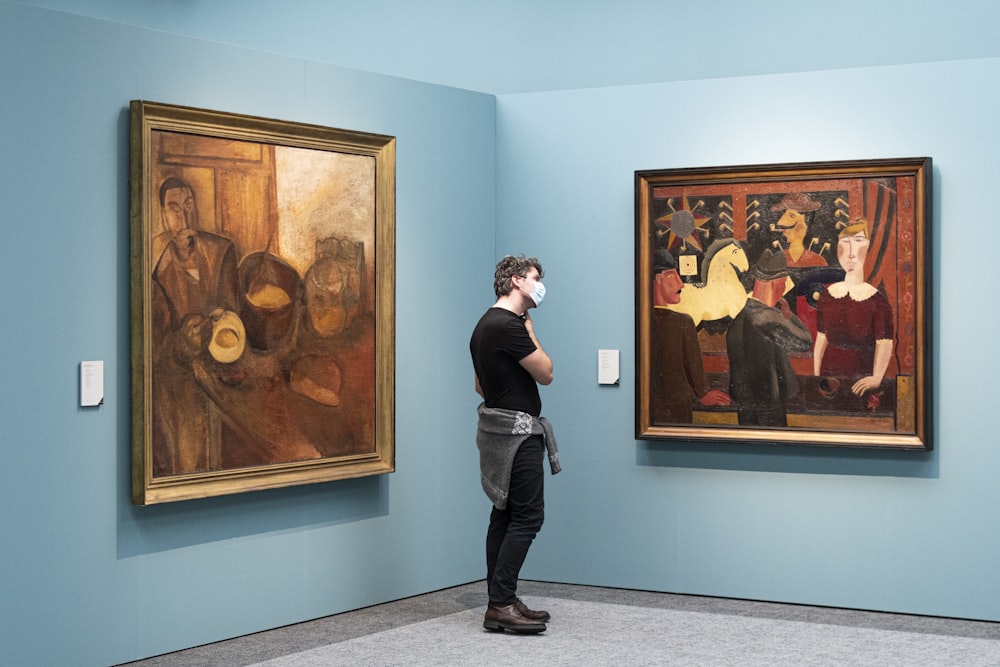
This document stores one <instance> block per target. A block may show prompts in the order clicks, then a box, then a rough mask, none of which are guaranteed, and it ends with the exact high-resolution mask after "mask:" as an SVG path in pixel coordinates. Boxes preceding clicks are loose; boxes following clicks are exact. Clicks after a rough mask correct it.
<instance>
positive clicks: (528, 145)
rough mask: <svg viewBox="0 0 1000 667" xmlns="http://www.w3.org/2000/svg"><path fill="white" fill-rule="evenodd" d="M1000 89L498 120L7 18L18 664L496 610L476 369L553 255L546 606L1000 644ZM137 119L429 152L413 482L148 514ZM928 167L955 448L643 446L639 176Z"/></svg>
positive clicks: (102, 33)
mask: <svg viewBox="0 0 1000 667" xmlns="http://www.w3.org/2000/svg"><path fill="white" fill-rule="evenodd" d="M400 57H405V54H401V55H400ZM998 80H1000V60H996V59H982V60H970V61H959V62H950V63H941V64H929V65H926V64H925V65H912V66H896V67H883V68H874V69H858V70H844V71H826V72H820V73H812V74H791V75H773V76H761V77H748V78H738V79H715V80H708V81H701V82H688V83H674V84H662V85H649V86H635V87H623V88H606V89H594V90H580V91H571V92H554V93H537V94H525V95H506V96H501V97H499V98H494V97H491V96H487V95H481V94H476V93H470V92H466V91H462V90H458V89H454V88H443V87H436V86H430V85H425V84H419V83H415V82H412V81H406V80H402V79H393V78H389V77H384V76H378V75H373V74H366V73H360V72H357V71H352V70H346V69H341V68H337V67H332V66H327V65H320V64H317V63H315V62H311V61H307V60H302V59H296V58H286V57H282V56H276V55H268V54H264V53H261V52H257V51H250V50H246V49H241V48H235V47H229V46H223V45H221V44H218V43H213V42H208V41H201V40H196V39H189V38H185V37H180V36H177V35H171V34H168V33H163V32H156V31H152V30H145V29H141V28H137V27H127V26H123V25H116V24H112V23H107V22H102V21H97V20H92V19H86V18H79V17H73V16H69V15H66V14H61V13H56V12H50V11H47V10H41V9H35V8H27V7H23V6H19V5H15V4H12V3H9V2H5V1H4V0H0V85H2V87H3V90H4V93H3V95H0V119H2V120H3V123H4V130H3V132H0V151H2V155H3V156H4V160H3V161H2V166H0V169H2V172H0V173H2V177H0V182H2V183H3V185H2V193H3V202H4V206H3V208H2V210H3V214H2V229H3V232H4V236H3V242H2V243H0V267H2V269H0V275H2V276H3V278H4V282H5V284H6V285H7V288H5V289H4V290H3V291H0V304H2V306H3V308H2V312H3V319H2V320H0V322H2V324H0V331H2V345H3V348H2V349H3V352H2V353H0V360H2V369H3V377H4V380H5V382H4V388H3V390H2V391H3V393H2V396H0V398H2V400H0V420H2V423H3V424H4V432H3V436H2V440H0V442H2V444H3V450H4V464H3V466H0V507H2V508H3V510H2V513H0V530H2V532H3V535H4V539H3V558H2V562H3V567H2V575H0V600H3V604H2V605H0V646H2V647H3V649H0V650H2V651H3V660H2V661H3V662H4V663H5V664H6V663H8V662H9V663H10V664H18V665H32V664H39V665H42V664H44V665H49V664H83V665H106V664H111V663H117V662H121V661H125V660H130V659H135V658H140V657H145V656H149V655H153V654H157V653H162V652H166V651H172V650H175V649H179V648H184V647H187V646H192V645H196V644H200V643H204V642H209V641H214V640H217V639H221V638H225V637H229V636H234V635H239V634H244V633H248V632H253V631H256V630H260V629H264V628H269V627H274V626H278V625H282V624H286V623H292V622H295V621H298V620H302V619H307V618H314V617H318V616H322V615H326V614H330V613H335V612H338V611H342V610H346V609H352V608H357V607H361V606H365V605H368V604H373V603H377V602H381V601H385V600H390V599H395V598H399V597H404V596H407V595H412V594H417V593H421V592H425V591H428V590H433V589H436V588H441V587H445V586H450V585H453V584H458V583H464V582H467V581H472V580H475V579H478V578H480V577H481V576H482V566H481V551H482V547H481V536H482V532H483V528H484V526H483V522H484V520H485V516H486V513H487V511H488V503H487V502H486V501H485V498H484V496H483V495H482V493H481V491H480V489H479V485H478V480H477V474H476V458H475V456H476V455H475V450H474V448H473V447H472V446H471V434H472V430H473V429H474V418H473V408H474V405H475V402H476V401H475V395H474V394H473V393H472V391H471V369H470V365H469V363H468V359H467V353H466V349H467V340H468V334H469V331H470V329H471V326H472V324H473V322H474V321H475V319H476V318H477V317H478V315H479V313H480V312H481V311H482V309H483V308H485V306H487V305H488V304H489V303H490V301H491V298H492V294H491V285H490V279H489V273H490V271H491V270H492V266H493V262H494V260H495V258H496V256H497V255H500V254H503V253H506V252H521V251H524V252H529V253H532V254H537V255H538V256H539V257H540V258H541V259H542V260H543V262H544V264H545V268H546V270H547V273H548V276H547V278H546V285H547V286H548V288H549V291H550V294H549V296H547V298H546V302H545V304H544V305H543V306H542V308H540V309H539V310H538V311H537V317H536V319H537V322H538V329H539V334H540V336H541V339H542V342H543V343H544V344H545V346H546V349H547V350H548V351H549V352H550V354H551V355H552V356H553V357H554V359H555V363H556V381H555V383H554V384H553V385H551V386H550V387H547V388H545V389H543V400H544V401H545V411H546V413H547V414H548V415H549V416H550V417H551V418H552V419H553V420H554V422H555V424H556V428H557V432H558V434H559V436H560V445H561V450H562V458H563V461H564V468H565V470H564V472H563V473H562V474H560V475H559V476H558V477H555V478H547V480H546V481H547V484H548V496H549V498H548V500H549V502H548V508H547V509H548V512H547V513H548V522H547V524H546V527H545V529H544V530H543V531H542V534H541V535H540V536H539V539H538V542H537V544H536V547H535V548H534V549H533V551H532V554H531V558H530V559H529V561H528V564H527V567H526V569H525V571H524V573H523V574H524V576H525V577H528V578H535V579H543V580H552V581H564V582H576V583H584V584H596V585H612V586H626V587H635V588H642V589H651V590H667V591H678V592H690V593H700V594H710V595H723V596H734V597H748V598H759V599H767V600H786V601H793V602H804V603H812V604H829V605H840V606H847V607H862V608H871V609H884V610H890V611H904V612H912V613H926V614H934V615H948V616H964V617H971V618H980V619H987V620H1000V575H998V574H997V571H996V567H995V564H994V560H995V559H994V557H993V555H994V554H995V553H996V552H997V551H998V547H1000V544H998V541H1000V537H998V536H1000V530H998V528H1000V526H998V525H997V524H998V522H1000V518H998V517H997V513H996V512H995V511H994V509H993V508H994V506H995V504H996V495H997V494H996V491H995V490H994V488H995V484H994V479H995V474H994V471H995V470H997V469H998V468H1000V465H998V464H1000V451H998V450H997V447H996V444H995V443H996V441H997V439H996V437H995V436H994V435H993V434H992V433H990V424H991V422H990V421H989V416H990V415H991V410H992V409H993V403H994V402H995V401H994V400H993V398H992V393H991V388H992V386H993V384H994V378H996V377H997V376H998V375H1000V373H998V371H1000V369H998V364H997V361H996V357H995V355H993V354H992V346H991V343H992V340H991V338H992V336H991V332H993V331H995V330H996V329H997V314H996V311H995V309H991V306H993V305H994V304H995V302H996V297H995V294H993V290H992V286H993V284H994V282H995V281H994V277H993V275H992V273H993V272H992V269H993V265H994V263H995V262H994V261H993V258H992V257H991V248H992V246H991V244H990V241H992V240H993V234H992V231H991V230H992V219H993V217H994V216H993V215H992V213H991V209H992V205H993V204H992V201H991V197H992V195H993V193H994V191H995V181H996V179H997V171H998V170H997V169H996V167H995V156H996V154H997V153H998V150H997V149H998V139H1000V137H998V133H1000V130H998V129H997V127H996V123H995V119H994V118H993V115H994V114H993V110H994V109H995V108H996V106H997V102H998V99H997V98H998V92H997V89H996V81H998ZM137 98H142V99H149V100H155V101H161V102H169V103H175V104H186V105H190V106H197V107H204V108H214V109H221V110H228V111H234V112H239V113H246V114H254V115H260V116H267V117H272V118H283V119H289V120H295V121H303V122H311V123H318V124H323V125H330V126H337V127H346V128H350V129H355V130H364V131H370V132H379V133H385V134H392V135H395V136H396V137H397V142H398V143H397V168H398V169H397V184H398V185H397V212H398V217H397V255H398V262H397V331H398V334H399V335H398V338H397V384H396V394H397V403H396V408H397V413H396V432H397V448H398V455H397V464H398V468H399V472H397V473H394V474H392V475H389V476H383V477H379V478H372V479H363V480H351V481H343V482H336V483H330V484H321V485H315V486H309V487H300V488H295V489H283V490H275V491H268V492H260V493H254V494H242V495H239V496H232V497H227V498H215V499H208V500H200V501H188V502H183V503H176V504H170V505H166V506H157V507H147V508H133V507H132V506H131V505H130V504H129V502H128V469H129V454H128V446H129V376H128V331H129V315H128V275H129V267H128V185H127V184H128V152H127V129H128V118H127V105H128V101H129V100H130V99H137ZM494 132H495V133H496V135H495V136H494ZM920 155H929V156H932V157H933V158H934V164H935V170H934V176H935V189H934V198H935V205H934V210H933V220H934V238H935V245H934V251H933V263H934V266H935V268H936V270H935V277H934V282H933V289H932V291H931V297H932V302H933V306H934V314H935V317H934V336H935V339H934V349H933V353H934V358H935V373H936V379H937V381H936V387H935V397H936V399H935V406H936V425H935V433H934V435H935V441H936V446H937V449H936V450H935V451H934V452H932V453H930V454H913V453H909V454H907V453H892V454H889V453H872V452H855V451H846V450H830V449H794V448H787V447H779V448H766V447H758V446H739V445H727V446H719V447H710V446H705V445H673V446H671V445H665V444H657V443H642V442H638V443H637V442H636V441H635V440H634V439H633V436H632V428H633V397H634V392H633V382H634V376H633V373H632V363H631V361H632V358H633V354H634V349H633V336H634V331H633V324H632V318H633V284H632V279H633V277H632V257H633V245H632V244H633V225H634V206H633V172H634V170H636V169H655V168H669V167H688V166H700V165H726V164H741V163H744V164H745V163H762V162H785V161H812V160H834V159H859V158H878V157H903V156H920ZM604 347H610V348H619V349H620V350H621V351H622V371H623V374H622V385H621V386H620V387H598V386H597V384H596V363H597V362H596V350H597V349H598V348H604ZM84 359H103V360H104V361H105V364H106V386H107V392H106V395H107V398H106V402H105V405H104V406H103V407H101V408H99V409H96V410H95V409H87V410H84V409H80V408H78V407H76V406H77V404H78V394H77V391H78V390H77V386H78V364H79V362H80V361H81V360H84Z"/></svg>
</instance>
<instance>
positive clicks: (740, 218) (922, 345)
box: [635, 157, 932, 450]
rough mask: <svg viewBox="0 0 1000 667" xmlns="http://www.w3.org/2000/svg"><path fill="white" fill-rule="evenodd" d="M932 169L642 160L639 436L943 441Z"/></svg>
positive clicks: (881, 163) (900, 163)
mask: <svg viewBox="0 0 1000 667" xmlns="http://www.w3.org/2000/svg"><path fill="white" fill-rule="evenodd" d="M931 178H932V177H931V160H930V158H925V157H920V158H903V159H879V160H858V161H842V162H814V163H801V164H773V165H753V166H737V167H709V168H704V169H697V168H688V169H663V170H651V171H637V172H636V173H635V201H636V259H635V271H636V273H635V281H636V290H635V293H636V318H635V325H636V385H637V386H636V411H635V412H636V429H635V430H636V433H635V435H636V438H638V439H650V440H661V439H662V440H684V441H688V442H691V441H714V442H719V441H722V442H745V443H755V442H756V443H774V444H804V445H830V446H845V447H875V448H889V449H904V450H928V449H930V448H931V440H930V421H931V400H930V391H931V369H930V363H929V351H930V340H929V338H930V329H931V327H930V322H931V319H930V313H929V306H928V285H929V284H930V281H929V277H930V271H931V267H930V255H929V245H930V213H931V205H930V199H931Z"/></svg>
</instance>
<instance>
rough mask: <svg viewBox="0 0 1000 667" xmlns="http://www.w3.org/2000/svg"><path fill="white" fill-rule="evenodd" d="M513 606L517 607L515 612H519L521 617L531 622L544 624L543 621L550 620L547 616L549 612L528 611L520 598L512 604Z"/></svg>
mask: <svg viewBox="0 0 1000 667" xmlns="http://www.w3.org/2000/svg"><path fill="white" fill-rule="evenodd" d="M514 606H515V607H517V610H518V611H519V612H521V616H524V617H525V618H527V619H528V620H531V621H541V622H543V623H544V622H545V621H547V620H549V619H550V618H552V616H551V615H549V612H547V611H542V610H538V611H535V610H534V609H528V605H526V604H524V602H523V601H522V600H521V598H518V599H517V602H515V603H514Z"/></svg>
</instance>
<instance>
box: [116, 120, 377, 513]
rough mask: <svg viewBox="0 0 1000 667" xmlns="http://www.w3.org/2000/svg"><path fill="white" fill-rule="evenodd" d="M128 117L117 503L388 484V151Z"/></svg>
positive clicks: (357, 139)
mask: <svg viewBox="0 0 1000 667" xmlns="http://www.w3.org/2000/svg"><path fill="white" fill-rule="evenodd" d="M130 115H131V128H130V131H131V136H130V144H131V152H130V161H131V165H130V166H131V184H130V188H131V308H132V315H131V329H132V333H131V341H132V502H133V503H134V504H137V505H147V504H153V503H162V502H170V501H178V500H186V499H192V498H200V497H206V496H216V495H223V494H230V493H239V492H245V491H254V490H260V489H267V488H275V487H280V486H289V485H296V484H308V483H315V482H322V481H328V480H335V479H343V478H350V477H361V476H367V475H377V474H383V473H388V472H392V471H393V470H394V469H395V445H394V433H393V428H394V426H393V425H394V402H393V393H394V367H395V358H394V348H395V322H394V320H395V318H394V297H395V293H394V277H395V270H394V265H395V139H394V138H393V137H391V136H386V135H379V134H370V133H364V132H357V131H351V130H341V129H335V128H328V127H322V126H316V125H309V124H304V123H295V122H288V121H279V120H271V119H265V118H258V117H253V116H246V115H240V114H232V113H223V112H218V111H209V110H204V109H194V108H189V107H181V106H174V105H167V104H159V103H153V102H146V101H133V102H132V103H131V114H130Z"/></svg>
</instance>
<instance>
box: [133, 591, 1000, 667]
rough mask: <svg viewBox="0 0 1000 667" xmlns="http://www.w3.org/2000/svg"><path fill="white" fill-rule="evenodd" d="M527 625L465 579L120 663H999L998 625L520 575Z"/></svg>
mask: <svg viewBox="0 0 1000 667" xmlns="http://www.w3.org/2000/svg"><path fill="white" fill-rule="evenodd" d="M519 592H520V594H521V596H522V597H523V598H524V599H525V601H526V602H527V603H528V604H529V606H532V607H534V608H545V609H547V610H548V611H549V612H551V613H552V616H553V618H552V621H550V623H549V624H548V625H549V629H548V631H547V632H545V633H543V634H540V635H535V636H521V635H514V634H511V633H502V634H497V633H491V632H486V631H485V630H483V627H482V618H483V612H484V610H485V606H484V600H485V584H484V583H483V582H476V583H472V584H466V585H464V586H457V587H454V588H449V589H445V590H443V591H437V592H434V593H428V594H425V595H420V596H417V597H414V598H408V599H406V600H399V601H396V602H390V603H386V604H382V605H377V606H374V607H369V608H367V609H361V610H357V611H353V612H348V613H345V614H338V615H335V616H330V617H327V618H322V619H317V620H315V621H310V622H308V623H301V624H298V625H294V626H288V627H285V628H278V629H276V630H271V631H268V632H263V633H258V634H255V635H250V636H247V637H240V638H237V639H233V640H229V641H225V642H219V643H216V644H211V645H208V646H201V647H197V648H193V649H188V650H186V651H179V652H177V653H171V654H168V655H164V656H159V657H156V658H150V659H148V660H142V661H138V662H133V663H129V665H130V666H133V667H179V666H181V665H184V666H185V667H197V666H200V665H213V666H216V665H226V666H233V667H321V666H323V667H325V666H327V665H371V666H376V665H379V666H382V665H414V666H418V667H419V666H429V665H449V666H450V665H456V666H458V665H483V664H503V665H668V664H669V665H699V666H701V665H706V666H714V665H747V666H755V665H795V666H812V665H907V666H909V665H913V666H923V665H928V666H930V665H934V666H938V665H963V666H964V665H969V666H978V665H983V666H985V665H1000V624H998V623H988V622H982V621H965V620H957V619H945V618H935V617H924V616H909V615H900V614H884V613H878V612H865V611H854V610H845V609H830V608H822V607H808V606H801V605H783V604H775V603H764V602H752V601H746V600H728V599H722V598H706V597H699V596H687V595H671V594H665V593H650V592H645V591H629V590H621V589H609V588H599V587H591V586H573V585H568V584H549V583H542V582H522V583H521V587H520V591H519Z"/></svg>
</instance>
